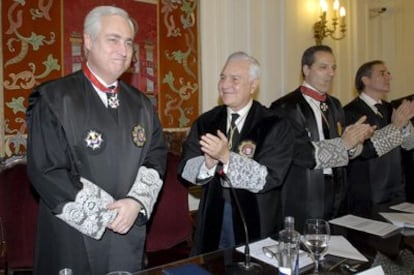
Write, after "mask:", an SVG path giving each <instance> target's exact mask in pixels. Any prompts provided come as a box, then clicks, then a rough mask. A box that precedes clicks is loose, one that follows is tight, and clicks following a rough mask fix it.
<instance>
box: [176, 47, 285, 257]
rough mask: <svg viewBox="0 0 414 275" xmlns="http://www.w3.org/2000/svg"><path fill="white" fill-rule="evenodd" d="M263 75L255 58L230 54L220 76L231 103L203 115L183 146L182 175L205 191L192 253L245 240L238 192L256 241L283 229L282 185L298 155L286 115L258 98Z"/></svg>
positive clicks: (251, 236) (223, 97) (227, 101)
mask: <svg viewBox="0 0 414 275" xmlns="http://www.w3.org/2000/svg"><path fill="white" fill-rule="evenodd" d="M259 78H260V65H259V63H258V62H257V60H256V59H254V58H253V57H251V56H249V55H247V54H246V53H244V52H236V53H233V54H232V55H230V56H229V58H228V59H227V62H226V64H225V66H224V68H223V70H222V72H221V74H220V79H219V81H218V90H219V94H220V97H221V100H222V101H223V103H224V105H221V106H217V107H215V108H213V109H212V110H210V111H208V112H206V113H204V114H202V115H201V116H200V117H199V118H198V119H197V120H196V121H195V122H194V124H193V125H192V127H191V130H190V133H189V136H188V138H187V140H186V141H185V143H184V146H183V154H182V160H181V162H180V166H179V173H180V175H181V177H182V178H184V179H185V180H187V181H189V182H191V183H193V184H200V185H202V189H203V191H202V196H201V201H200V205H199V209H198V216H197V227H196V232H195V237H194V247H193V251H192V253H193V254H200V253H205V252H209V251H213V250H216V249H218V248H227V247H232V246H234V245H236V244H240V243H244V242H245V234H244V227H243V223H242V221H241V218H240V215H239V212H238V209H237V206H236V203H235V199H236V197H237V198H238V200H239V201H240V206H241V209H242V211H243V213H244V216H245V218H246V223H247V228H248V232H249V239H250V240H255V239H259V238H263V237H267V236H269V235H273V234H275V233H277V232H278V230H279V229H280V228H281V216H280V197H279V196H280V194H279V190H280V187H281V186H282V184H283V181H284V178H285V175H286V172H287V170H288V168H289V165H290V162H291V159H292V153H293V147H292V143H291V140H292V138H293V136H292V133H291V131H290V126H289V124H288V122H287V121H286V120H284V119H281V118H280V117H278V116H277V115H275V114H273V113H272V112H269V111H268V110H267V109H266V107H264V106H263V105H261V104H260V103H259V102H257V101H255V100H253V95H254V93H255V92H256V90H257V88H258V85H259ZM232 117H234V119H232ZM225 133H227V136H226V134H225ZM227 178H228V180H227ZM230 184H231V185H232V186H233V187H234V189H235V193H236V197H234V196H233V193H232V192H231V190H230V188H229V187H230Z"/></svg>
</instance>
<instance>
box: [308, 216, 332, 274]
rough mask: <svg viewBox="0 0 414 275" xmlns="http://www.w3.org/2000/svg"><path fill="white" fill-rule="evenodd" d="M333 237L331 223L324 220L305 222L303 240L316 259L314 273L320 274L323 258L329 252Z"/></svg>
mask: <svg viewBox="0 0 414 275" xmlns="http://www.w3.org/2000/svg"><path fill="white" fill-rule="evenodd" d="M330 236H331V231H330V228H329V223H328V222H327V221H325V220H323V219H308V220H306V222H305V229H304V232H303V238H304V242H305V246H306V247H307V248H308V249H309V251H310V252H311V253H312V254H313V258H314V259H315V270H314V273H319V271H320V270H319V269H320V259H321V256H322V255H323V254H324V253H325V252H326V251H327V250H328V242H329V238H330Z"/></svg>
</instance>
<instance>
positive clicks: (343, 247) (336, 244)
mask: <svg viewBox="0 0 414 275" xmlns="http://www.w3.org/2000/svg"><path fill="white" fill-rule="evenodd" d="M274 245H277V241H275V240H273V239H271V238H267V239H264V240H260V241H257V242H254V243H250V255H251V256H252V257H253V258H256V259H258V260H261V261H263V262H265V263H268V264H270V265H273V266H275V267H277V266H278V263H277V261H276V260H275V259H274V258H269V257H268V256H266V255H265V254H264V252H263V247H264V246H269V247H270V249H271V246H274ZM236 249H237V251H239V252H241V253H244V245H243V246H240V247H237V248H236ZM327 254H328V255H332V256H337V257H342V258H347V259H352V260H357V261H361V262H367V261H368V259H367V258H366V257H365V256H364V255H362V254H361V253H360V252H359V251H358V250H357V249H356V248H355V247H354V246H352V244H351V243H350V242H349V241H348V240H347V239H345V238H344V237H343V236H331V239H330V240H329V246H328V251H327ZM312 263H313V260H312V259H311V257H309V255H308V253H307V252H305V251H302V250H301V251H300V253H299V268H303V267H305V266H308V265H310V264H312Z"/></svg>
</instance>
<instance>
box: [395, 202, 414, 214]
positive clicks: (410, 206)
mask: <svg viewBox="0 0 414 275" xmlns="http://www.w3.org/2000/svg"><path fill="white" fill-rule="evenodd" d="M390 208H391V209H394V210H398V211H402V212H408V213H414V203H409V202H403V203H400V204H397V205H393V206H391V207H390Z"/></svg>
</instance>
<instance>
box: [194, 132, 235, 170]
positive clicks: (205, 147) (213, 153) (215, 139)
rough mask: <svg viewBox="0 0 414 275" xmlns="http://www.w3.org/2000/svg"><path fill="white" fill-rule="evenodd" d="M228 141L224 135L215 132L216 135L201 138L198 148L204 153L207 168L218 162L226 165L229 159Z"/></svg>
mask: <svg viewBox="0 0 414 275" xmlns="http://www.w3.org/2000/svg"><path fill="white" fill-rule="evenodd" d="M228 143H229V142H228V140H227V137H226V135H225V134H224V133H222V132H221V131H220V130H217V135H213V134H205V135H202V136H201V139H200V146H201V151H202V152H203V153H204V158H205V162H206V166H207V168H209V169H210V168H212V167H213V166H215V165H217V163H218V162H219V161H220V162H222V163H227V162H228V161H229V158H230V150H229V148H228Z"/></svg>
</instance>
